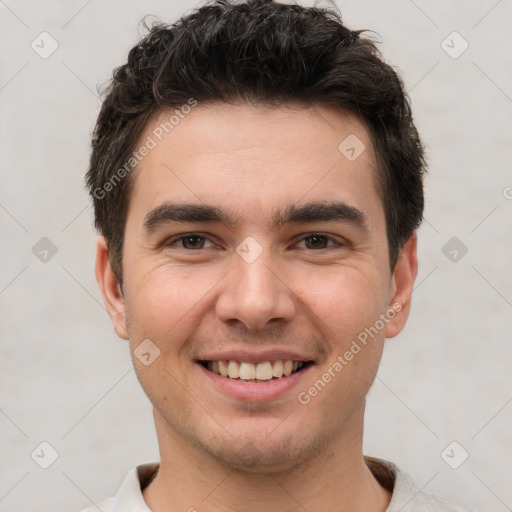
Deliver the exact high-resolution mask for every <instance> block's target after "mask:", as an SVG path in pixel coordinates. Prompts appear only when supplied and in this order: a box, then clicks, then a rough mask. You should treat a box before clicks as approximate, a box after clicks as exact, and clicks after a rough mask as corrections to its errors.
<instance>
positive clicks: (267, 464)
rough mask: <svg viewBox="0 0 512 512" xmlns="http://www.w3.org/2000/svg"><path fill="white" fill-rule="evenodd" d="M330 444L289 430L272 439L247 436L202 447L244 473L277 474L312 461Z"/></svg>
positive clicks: (215, 457)
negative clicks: (303, 436) (286, 433)
mask: <svg viewBox="0 0 512 512" xmlns="http://www.w3.org/2000/svg"><path fill="white" fill-rule="evenodd" d="M325 444H327V441H326V440H325V441H324V442H322V441H320V440H314V439H309V440H306V439H304V438H302V437H301V436H299V435H295V434H291V433H290V434H289V435H288V436H287V437H283V436H280V438H279V439H273V440H272V441H271V440H270V439H268V438H265V437H262V436H261V435H260V436H257V435H256V436H253V439H252V440H251V438H250V437H249V436H244V439H243V440H242V439H237V440H236V441H232V440H231V442H229V441H227V442H225V443H221V444H216V445H215V446H211V445H209V446H205V445H203V449H204V450H205V451H206V452H208V453H209V454H210V455H211V456H212V457H213V458H214V459H216V460H217V461H218V462H220V463H221V464H224V465H225V466H227V467H229V468H231V469H233V470H236V471H241V472H245V473H253V474H276V473H281V472H284V471H290V470H293V469H295V468H297V467H301V466H302V467H303V466H304V465H305V464H306V463H307V462H310V461H312V460H313V459H315V458H316V456H317V455H318V454H319V452H321V451H322V450H321V449H322V447H323V446H325Z"/></svg>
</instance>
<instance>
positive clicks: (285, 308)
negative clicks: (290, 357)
mask: <svg viewBox="0 0 512 512" xmlns="http://www.w3.org/2000/svg"><path fill="white" fill-rule="evenodd" d="M265 252H266V251H264V254H262V255H261V256H260V257H259V258H258V259H257V260H256V261H253V262H252V263H248V262H247V261H245V260H244V259H242V258H241V257H239V256H238V255H237V254H235V256H234V264H233V268H232V270H231V271H230V272H229V273H228V275H227V276H226V280H225V283H224V288H223V289H222V291H221V292H220V296H219V298H218V300H217V303H216V314H217V317H218V318H219V319H220V320H221V321H223V322H226V323H229V324H232V325H234V324H237V323H239V324H243V325H244V326H245V328H246V329H248V330H254V331H258V330H261V329H264V328H265V327H266V326H267V324H269V323H271V322H277V321H278V320H280V321H282V322H289V321H290V320H291V319H292V318H293V316H294V315H295V310H296V305H295V304H296V302H295V300H294V293H293V291H292V290H291V289H290V287H289V285H288V284H287V283H286V279H285V276H284V275H280V272H279V267H278V266H277V265H276V264H275V261H272V258H271V257H267V256H266V255H265Z"/></svg>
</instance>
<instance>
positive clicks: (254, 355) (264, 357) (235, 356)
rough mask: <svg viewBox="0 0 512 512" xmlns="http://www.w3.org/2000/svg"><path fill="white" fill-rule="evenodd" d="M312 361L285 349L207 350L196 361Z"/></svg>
mask: <svg viewBox="0 0 512 512" xmlns="http://www.w3.org/2000/svg"><path fill="white" fill-rule="evenodd" d="M279 360H281V361H288V360H291V361H303V362H307V361H313V358H312V357H308V356H305V355H304V354H299V353H298V352H294V351H292V350H287V349H277V348H273V349H267V350H258V351H248V350H227V351H222V352H209V353H207V354H204V355H202V356H201V357H198V361H244V362H247V363H254V364H256V363H264V362H265V361H279Z"/></svg>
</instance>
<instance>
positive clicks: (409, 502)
mask: <svg viewBox="0 0 512 512" xmlns="http://www.w3.org/2000/svg"><path fill="white" fill-rule="evenodd" d="M365 461H366V465H367V466H368V467H369V469H370V471H371V472H372V473H373V475H374V476H375V478H376V479H377V481H378V482H379V483H380V484H381V485H382V486H383V487H384V488H386V489H388V490H389V491H390V492H391V493H392V497H391V502H390V503H389V506H388V508H387V509H386V512H470V510H469V509H467V508H465V507H462V506H461V505H456V504H454V503H452V502H450V501H447V500H444V499H443V498H440V497H438V496H434V495H432V494H428V493H426V492H423V491H421V490H419V489H418V488H417V487H416V486H415V485H414V484H413V482H412V480H411V479H410V478H409V477H408V476H407V475H406V474H405V473H402V472H401V471H400V470H399V469H398V468H397V467H396V466H395V465H394V464H393V463H391V462H388V461H385V460H382V459H376V458H373V457H365ZM158 468H159V464H158V463H152V464H143V465H141V466H137V467H135V468H133V469H132V470H131V471H130V472H129V473H128V475H127V476H126V478H125V479H124V482H123V483H122V485H121V488H120V489H119V491H118V493H117V495H116V496H114V497H112V498H109V499H107V500H105V501H102V502H101V503H98V504H97V505H94V506H92V507H90V508H88V509H86V510H84V511H83V512H97V510H98V508H99V509H100V510H101V512H151V509H150V508H149V507H148V506H147V504H146V502H145V501H144V498H143V496H142V489H144V488H145V487H146V486H147V485H149V483H150V482H151V480H152V479H153V478H154V477H155V475H156V473H157V472H158Z"/></svg>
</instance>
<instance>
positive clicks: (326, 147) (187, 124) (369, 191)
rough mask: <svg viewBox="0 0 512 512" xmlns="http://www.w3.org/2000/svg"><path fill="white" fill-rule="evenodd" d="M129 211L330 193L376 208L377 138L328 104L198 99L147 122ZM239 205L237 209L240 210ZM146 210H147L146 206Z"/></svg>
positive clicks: (257, 208) (285, 200) (252, 208)
mask: <svg viewBox="0 0 512 512" xmlns="http://www.w3.org/2000/svg"><path fill="white" fill-rule="evenodd" d="M142 145H146V146H147V147H151V149H150V150H149V151H148V152H147V154H146V156H145V157H144V158H143V159H142V160H141V162H140V163H139V164H138V166H137V168H136V170H135V172H134V176H133V178H134V187H133V189H132V197H131V200H130V209H129V213H130V211H131V210H133V209H134V208H137V209H138V205H139V204H140V203H143V204H144V205H145V207H146V209H150V208H154V207H156V206H158V204H160V203H163V202H166V201H169V200H176V201H182V202H185V201H187V202H190V201H194V202H196V203H197V202H202V203H208V204H214V205H222V204H226V203H230V204H231V205H233V206H236V208H238V209H242V210H245V211H246V213H248V212H253V213H254V212H258V214H261V215H263V214H264V213H265V211H266V212H267V213H268V214H269V215H270V214H271V213H272V214H275V211H276V208H286V207H287V206H289V204H292V203H299V202H301V201H311V200H315V201H322V200H332V199H333V198H335V199H338V200H340V201H345V202H348V203H354V202H355V203H359V205H362V204H364V203H367V200H368V198H369V195H370V196H372V197H373V198H374V199H376V202H377V203H378V206H380V200H379V198H378V196H379V192H378V190H379V189H378V179H377V171H376V165H375V156H374V151H373V145H372V141H371V138H370V135H369V132H368V130H367V129H366V127H365V126H364V124H363V123H362V122H361V121H360V120H359V119H358V118H357V117H355V116H354V115H352V114H350V113H348V112H345V111H342V110H341V109H335V108H332V107H326V106H315V107H311V108H305V107H303V106H292V105H287V106H281V107H263V106H260V105H258V106H254V105H252V106H251V105H245V104H244V105H226V104H214V105H207V106H204V105H197V106H195V107H192V108H187V109H183V110H180V109H173V110H164V111H162V112H160V113H159V115H157V116H154V117H153V118H152V119H151V121H150V122H149V123H148V124H147V126H146V128H145V131H144V133H143V135H142V136H141V138H140V141H139V147H141V146H142ZM236 208H235V209H236ZM141 213H142V212H141Z"/></svg>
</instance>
